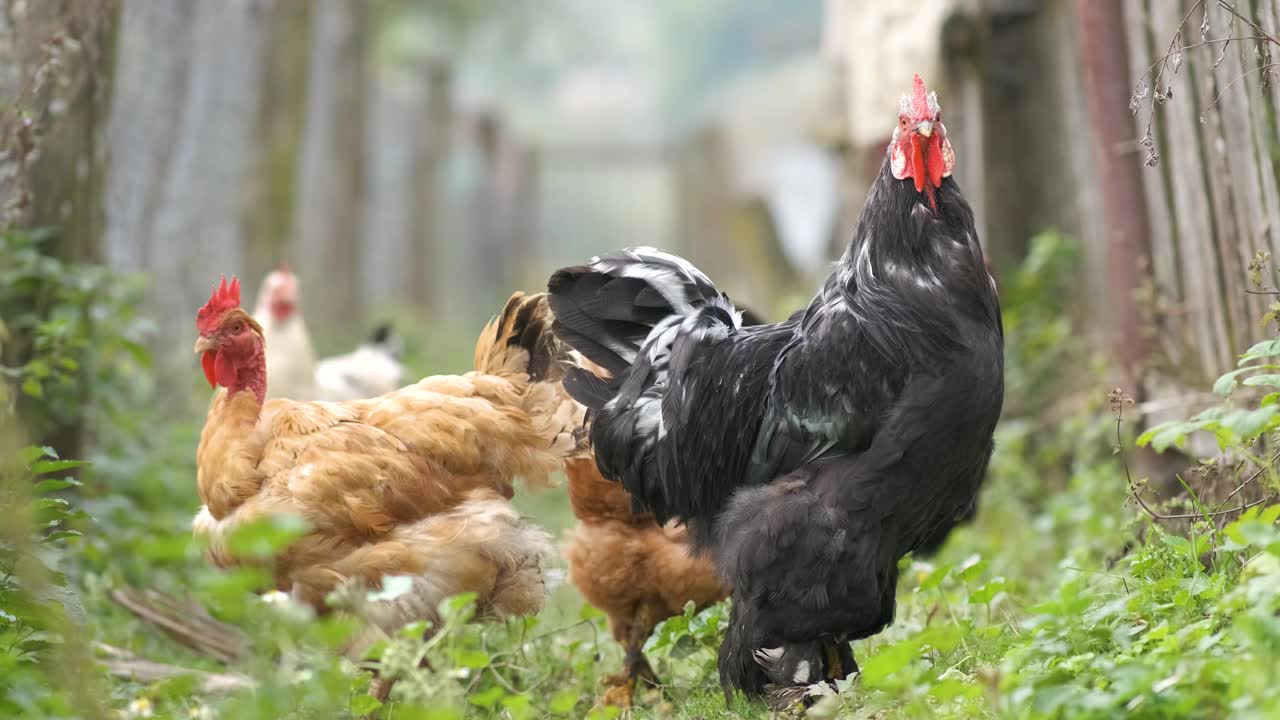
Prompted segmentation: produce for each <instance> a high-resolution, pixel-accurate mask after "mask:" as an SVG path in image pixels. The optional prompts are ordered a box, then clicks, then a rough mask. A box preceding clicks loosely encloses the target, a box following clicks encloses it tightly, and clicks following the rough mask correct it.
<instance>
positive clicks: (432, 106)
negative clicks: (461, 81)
mask: <svg viewBox="0 0 1280 720" xmlns="http://www.w3.org/2000/svg"><path fill="white" fill-rule="evenodd" d="M425 75H426V77H427V92H426V98H425V101H426V122H425V123H424V126H423V128H422V130H421V131H420V132H418V133H415V135H414V137H415V148H414V153H413V155H414V163H413V182H412V183H411V185H410V186H409V188H408V190H409V193H410V202H409V208H410V212H411V213H412V219H411V221H410V223H409V233H408V235H409V237H408V240H409V262H408V263H407V264H406V267H405V272H406V277H405V287H407V288H409V298H410V300H411V301H412V302H413V304H414V305H415V306H416V307H418V308H419V309H420V310H423V311H425V312H426V313H428V314H430V313H431V311H432V310H433V309H434V305H435V302H436V297H435V292H434V290H435V288H436V287H437V283H436V282H434V279H435V269H436V267H435V266H436V260H437V253H436V251H435V249H436V246H437V245H438V243H439V234H440V232H441V228H442V224H441V222H440V212H439V210H440V207H441V197H440V181H441V170H442V168H443V165H444V159H445V157H446V156H447V153H448V145H449V140H450V139H451V138H452V132H453V69H452V68H451V67H450V66H449V65H448V64H447V63H445V62H442V61H432V62H430V63H429V64H428V65H427V67H426V69H425Z"/></svg>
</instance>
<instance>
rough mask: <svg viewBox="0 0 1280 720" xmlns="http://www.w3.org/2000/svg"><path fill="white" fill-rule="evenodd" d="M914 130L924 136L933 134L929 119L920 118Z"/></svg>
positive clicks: (931, 123)
mask: <svg viewBox="0 0 1280 720" xmlns="http://www.w3.org/2000/svg"><path fill="white" fill-rule="evenodd" d="M916 132H918V133H920V134H921V135H923V136H925V137H929V136H930V135H932V134H933V122H932V121H929V120H922V121H921V122H920V124H919V125H916Z"/></svg>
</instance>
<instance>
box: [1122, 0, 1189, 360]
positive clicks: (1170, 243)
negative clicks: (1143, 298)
mask: <svg viewBox="0 0 1280 720" xmlns="http://www.w3.org/2000/svg"><path fill="white" fill-rule="evenodd" d="M1124 12H1125V31H1126V35H1127V37H1128V40H1129V68H1130V72H1129V74H1130V75H1131V76H1132V77H1133V78H1135V80H1136V78H1139V77H1143V76H1144V74H1145V73H1146V71H1147V68H1149V67H1151V61H1152V58H1151V51H1150V36H1149V34H1148V32H1147V27H1146V23H1145V22H1144V10H1143V3H1142V0H1125V2H1124ZM1148 112H1149V109H1148V108H1147V107H1145V106H1144V107H1142V108H1141V109H1140V111H1139V112H1138V114H1137V122H1138V126H1137V128H1138V132H1139V133H1141V132H1142V131H1143V130H1144V129H1145V127H1146V117H1147V113H1148ZM1137 148H1138V152H1139V153H1140V155H1139V156H1138V161H1139V162H1142V161H1144V160H1145V158H1146V149H1145V148H1142V146H1141V145H1139V146H1137ZM1142 189H1143V192H1144V193H1145V194H1146V198H1147V213H1148V214H1149V215H1150V222H1151V269H1152V272H1153V274H1154V277H1155V281H1156V285H1157V288H1158V291H1159V292H1160V293H1162V294H1164V295H1165V296H1167V297H1170V298H1174V299H1178V298H1181V297H1182V296H1183V290H1182V276H1181V273H1180V268H1179V267H1178V246H1179V239H1178V235H1177V233H1178V229H1177V226H1176V225H1175V224H1174V222H1173V217H1172V214H1171V213H1172V211H1171V210H1170V208H1169V193H1170V192H1171V190H1170V188H1169V185H1168V182H1167V178H1166V176H1165V172H1164V169H1163V168H1161V167H1160V166H1159V165H1156V166H1154V167H1146V168H1144V169H1143V171H1142ZM1170 360H1174V358H1170Z"/></svg>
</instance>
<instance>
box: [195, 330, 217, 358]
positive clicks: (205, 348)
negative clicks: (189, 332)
mask: <svg viewBox="0 0 1280 720" xmlns="http://www.w3.org/2000/svg"><path fill="white" fill-rule="evenodd" d="M217 347H218V344H217V343H215V342H214V341H213V338H207V337H205V336H203V335H201V336H200V337H198V338H196V354H197V355H201V354H203V353H206V352H209V351H210V350H216V349H217Z"/></svg>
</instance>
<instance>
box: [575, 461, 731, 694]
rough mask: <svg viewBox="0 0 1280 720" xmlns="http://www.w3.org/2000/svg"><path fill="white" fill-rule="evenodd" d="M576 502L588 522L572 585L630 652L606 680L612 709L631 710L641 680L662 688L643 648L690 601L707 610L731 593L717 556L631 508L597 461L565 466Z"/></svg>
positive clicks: (578, 539)
mask: <svg viewBox="0 0 1280 720" xmlns="http://www.w3.org/2000/svg"><path fill="white" fill-rule="evenodd" d="M565 473H566V475H568V478H569V501H570V504H571V505H572V507H573V514H574V515H575V516H577V518H578V519H579V520H580V521H581V522H580V523H579V525H578V527H576V528H574V531H573V533H572V535H571V536H570V538H569V540H568V542H567V544H566V546H565V557H566V558H567V559H568V561H569V582H571V583H573V585H574V586H575V587H577V588H578V590H579V591H580V592H581V593H582V595H583V597H585V598H586V599H587V602H589V603H591V604H592V605H593V606H595V607H596V608H598V609H599V610H601V611H602V612H604V613H605V615H607V616H608V618H609V629H610V630H611V631H612V633H613V638H614V639H615V640H617V641H618V643H620V644H621V645H622V647H623V649H624V650H625V651H626V659H625V660H624V664H623V669H622V671H621V672H619V673H617V674H615V675H611V676H609V677H606V678H604V679H603V683H604V684H605V685H606V686H608V688H609V689H608V690H607V691H606V692H605V694H604V697H603V701H604V703H605V704H607V705H617V706H621V707H630V705H631V702H632V696H633V695H634V693H635V688H636V685H637V683H639V682H645V683H646V684H649V685H652V686H657V685H658V678H657V676H656V675H655V674H654V672H653V668H652V667H650V666H649V661H648V660H646V659H645V657H644V653H643V652H642V648H643V647H644V643H645V641H646V640H647V639H648V638H649V635H650V634H651V633H652V632H653V629H654V628H655V627H657V625H658V623H660V622H662V621H663V620H665V619H667V618H669V617H672V616H673V615H679V614H680V613H682V612H683V611H684V606H685V603H687V602H689V601H690V600H692V601H693V603H694V604H695V605H696V606H697V607H698V608H699V609H702V608H704V607H706V606H708V605H711V604H713V603H715V602H718V601H719V600H722V599H723V598H724V597H725V596H726V595H728V589H727V588H726V587H725V586H724V584H723V583H722V582H721V581H720V578H719V577H718V576H717V575H716V572H715V568H714V566H713V564H712V562H711V560H710V559H709V558H705V557H701V556H695V555H694V554H693V551H692V548H691V547H690V546H689V544H688V543H687V541H686V530H685V528H684V527H677V526H675V525H674V524H672V525H668V526H666V527H663V526H659V525H658V524H657V523H656V522H655V521H654V519H653V517H652V516H650V515H647V514H636V513H633V512H632V511H631V496H630V495H629V494H628V493H627V491H626V490H624V489H623V488H622V485H621V484H619V483H615V482H610V481H608V480H606V479H604V478H603V477H601V476H600V471H599V470H597V469H596V464H595V459H594V458H590V457H588V458H572V459H569V460H567V461H566V463H565Z"/></svg>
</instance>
